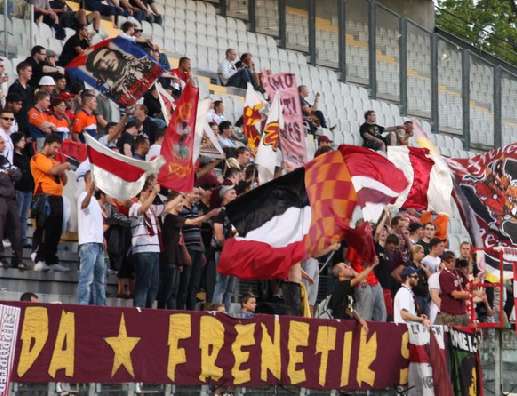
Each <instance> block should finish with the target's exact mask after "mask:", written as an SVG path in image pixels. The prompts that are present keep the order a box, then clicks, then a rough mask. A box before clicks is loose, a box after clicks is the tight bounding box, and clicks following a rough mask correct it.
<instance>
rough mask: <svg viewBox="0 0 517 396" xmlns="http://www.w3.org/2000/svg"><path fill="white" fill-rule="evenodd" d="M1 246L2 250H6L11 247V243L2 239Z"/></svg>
mask: <svg viewBox="0 0 517 396" xmlns="http://www.w3.org/2000/svg"><path fill="white" fill-rule="evenodd" d="M2 244H3V245H4V249H8V248H10V247H11V241H9V240H7V239H4V240H3V241H2Z"/></svg>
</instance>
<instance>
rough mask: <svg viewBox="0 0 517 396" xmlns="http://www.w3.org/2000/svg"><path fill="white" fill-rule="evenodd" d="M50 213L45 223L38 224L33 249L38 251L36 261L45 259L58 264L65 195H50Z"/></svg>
mask: <svg viewBox="0 0 517 396" xmlns="http://www.w3.org/2000/svg"><path fill="white" fill-rule="evenodd" d="M47 199H48V204H49V207H50V213H49V215H48V216H47V218H46V220H45V222H44V223H43V224H36V231H34V235H33V236H32V250H33V251H37V252H38V254H37V255H36V263H37V262H38V261H44V262H45V263H46V264H47V265H52V264H57V263H58V258H57V255H56V252H57V244H58V243H59V240H60V239H61V233H62V231H63V197H60V196H55V195H49V196H48V198H47Z"/></svg>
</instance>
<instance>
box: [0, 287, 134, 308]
mask: <svg viewBox="0 0 517 396" xmlns="http://www.w3.org/2000/svg"><path fill="white" fill-rule="evenodd" d="M31 291H32V290H31ZM33 292H34V293H36V294H37V295H38V297H39V298H40V302H42V303H47V304H57V303H60V304H77V297H76V295H75V294H71V295H64V294H53V293H41V292H39V293H38V292H35V291H33ZM22 294H23V293H22V292H15V291H8V290H0V301H19V300H20V297H21V295H22ZM106 305H107V306H109V307H125V308H130V307H132V306H133V300H132V299H126V298H117V297H107V298H106Z"/></svg>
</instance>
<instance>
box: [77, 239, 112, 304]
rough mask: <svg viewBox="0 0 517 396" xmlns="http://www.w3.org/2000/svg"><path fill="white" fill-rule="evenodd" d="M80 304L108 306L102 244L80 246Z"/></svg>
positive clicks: (78, 294) (78, 295) (78, 293)
mask: <svg viewBox="0 0 517 396" xmlns="http://www.w3.org/2000/svg"><path fill="white" fill-rule="evenodd" d="M77 298H78V300H79V304H96V305H106V264H105V262H104V247H103V246H102V243H93V242H92V243H83V244H82V245H80V246H79V285H78V288H77Z"/></svg>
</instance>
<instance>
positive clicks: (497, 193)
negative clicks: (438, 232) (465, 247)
mask: <svg viewBox="0 0 517 396" xmlns="http://www.w3.org/2000/svg"><path fill="white" fill-rule="evenodd" d="M448 164H449V167H450V168H451V169H452V170H453V172H454V199H455V201H456V205H457V207H458V210H459V212H460V215H461V217H462V220H463V225H464V226H465V228H466V229H467V231H468V232H469V234H470V238H471V241H472V244H473V245H474V246H475V247H476V248H478V249H483V250H484V251H485V252H486V254H485V257H484V260H482V259H481V258H480V262H481V263H480V264H481V267H482V268H480V269H481V270H484V271H485V272H486V273H487V275H488V278H487V279H489V280H491V281H494V280H497V279H499V278H500V276H499V252H498V251H497V250H496V249H494V248H496V247H498V248H517V143H514V144H511V145H508V146H505V147H502V148H498V149H494V150H491V151H489V152H487V153H483V154H478V155H476V156H474V157H472V158H470V159H449V160H448ZM504 270H505V272H504V278H505V279H512V277H513V273H512V265H511V263H509V262H508V261H505V264H504Z"/></svg>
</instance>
